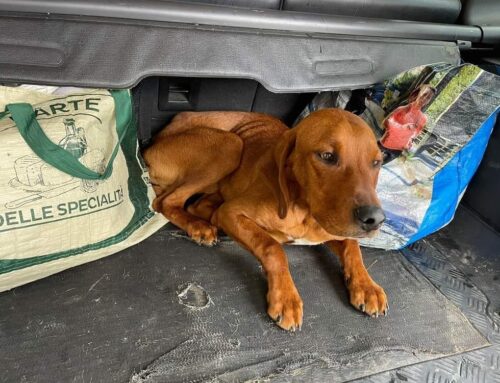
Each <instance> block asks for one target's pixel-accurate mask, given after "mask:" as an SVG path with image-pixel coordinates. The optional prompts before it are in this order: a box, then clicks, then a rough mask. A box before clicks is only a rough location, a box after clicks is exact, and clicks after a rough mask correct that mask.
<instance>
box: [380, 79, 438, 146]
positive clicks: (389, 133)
mask: <svg viewBox="0 0 500 383" xmlns="http://www.w3.org/2000/svg"><path fill="white" fill-rule="evenodd" d="M434 93H435V91H434V89H433V88H431V87H430V86H428V85H423V86H421V87H420V88H419V89H418V94H417V96H416V97H413V100H412V97H411V96H410V99H409V101H410V102H409V103H408V105H404V106H400V107H398V108H396V109H395V110H394V111H393V112H392V113H391V114H389V116H387V117H386V119H385V120H384V122H383V125H384V128H385V133H384V135H383V136H382V138H381V139H380V143H381V144H382V146H383V147H385V148H387V149H392V150H405V149H406V150H407V149H410V147H411V143H412V139H413V138H414V137H415V136H417V135H418V134H419V133H420V132H421V131H422V129H424V126H425V124H426V123H427V116H426V115H425V114H424V113H423V112H422V108H423V107H424V106H425V105H427V104H428V103H429V101H430V100H431V98H432V96H434ZM414 94H415V92H414Z"/></svg>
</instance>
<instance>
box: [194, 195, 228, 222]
mask: <svg viewBox="0 0 500 383" xmlns="http://www.w3.org/2000/svg"><path fill="white" fill-rule="evenodd" d="M223 202H224V200H223V199H222V196H221V195H220V194H219V192H216V193H212V194H206V195H204V196H202V197H201V198H200V199H198V200H197V201H196V202H194V203H192V204H191V205H189V206H188V208H187V211H188V212H189V213H190V214H192V215H194V216H196V217H200V218H202V219H204V220H205V221H207V222H210V220H211V219H212V215H213V214H214V212H215V210H217V208H218V207H219V206H220V205H221V204H222V203H223Z"/></svg>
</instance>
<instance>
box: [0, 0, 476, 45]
mask: <svg viewBox="0 0 500 383" xmlns="http://www.w3.org/2000/svg"><path fill="white" fill-rule="evenodd" d="M0 12H26V13H42V14H49V15H50V14H59V15H78V16H97V17H108V18H121V19H133V20H148V21H162V22H173V23H187V24H197V25H210V26H224V27H237V28H251V29H266V30H279V31H293V32H302V33H327V34H336V35H351V36H375V37H393V38H411V39H424V40H442V41H457V40H466V41H471V42H479V41H480V39H481V31H480V29H479V28H478V27H475V26H460V25H448V24H433V23H422V22H409V21H395V20H382V19H368V18H355V17H347V16H332V15H320V14H310V13H299V12H288V11H277V10H262V9H258V10H252V9H243V8H236V7H224V6H216V5H209V4H192V3H179V2H169V1H159V0H142V1H137V0H108V1H102V0H101V1H97V0H90V1H81V0H80V1H75V0H16V1H12V0H0Z"/></svg>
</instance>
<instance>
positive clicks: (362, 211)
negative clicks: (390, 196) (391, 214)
mask: <svg viewBox="0 0 500 383" xmlns="http://www.w3.org/2000/svg"><path fill="white" fill-rule="evenodd" d="M354 216H355V217H356V219H357V220H358V223H359V225H360V226H361V228H362V229H363V230H365V231H372V230H376V229H378V228H379V227H380V225H381V224H382V222H384V221H385V214H384V212H383V210H382V209H381V208H379V207H378V206H361V207H358V208H357V209H355V210H354Z"/></svg>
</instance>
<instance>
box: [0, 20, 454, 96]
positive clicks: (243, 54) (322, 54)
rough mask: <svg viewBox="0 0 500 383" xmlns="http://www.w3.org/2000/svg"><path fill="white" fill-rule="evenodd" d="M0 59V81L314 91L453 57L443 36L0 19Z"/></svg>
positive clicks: (360, 84)
mask: <svg viewBox="0 0 500 383" xmlns="http://www.w3.org/2000/svg"><path fill="white" fill-rule="evenodd" d="M68 18H71V19H69V20H68ZM103 21H105V22H103ZM16 47H19V51H16ZM29 47H31V48H32V52H33V54H32V55H29V54H26V53H27V52H29V50H30V48H29ZM40 47H50V49H40ZM54 53H56V54H55V55H54ZM23 57H24V58H25V61H23ZM0 58H1V60H0V82H2V81H3V82H23V83H35V84H51V85H74V86H91V87H94V86H95V87H109V88H128V87H132V86H134V85H135V84H137V83H138V82H139V81H140V80H141V79H143V78H146V77H149V76H174V77H217V78H246V79H253V80H256V81H258V82H260V83H261V84H262V85H263V86H265V87H266V88H267V89H268V90H270V91H273V92H315V91H321V90H331V89H346V88H349V89H356V88H364V87H367V86H371V85H373V84H375V83H377V82H380V81H383V80H385V79H387V78H390V77H392V76H394V75H395V74H397V73H399V72H401V71H404V70H407V69H410V68H412V67H414V66H417V65H423V64H428V63H432V62H448V63H452V64H456V63H458V61H459V59H460V53H459V50H458V47H457V45H456V43H452V42H442V41H441V42H440V41H423V40H410V39H394V38H392V39H388V38H380V37H361V36H333V35H329V36H325V35H319V34H316V35H301V34H294V33H285V32H277V31H262V30H259V31H255V30H248V29H246V30H243V29H241V30H238V29H235V28H222V27H218V28H213V27H211V28H209V27H201V26H198V27H195V26H192V25H181V24H173V23H171V24H170V23H159V22H146V21H141V22H135V21H131V20H129V21H125V20H123V19H121V20H114V21H113V22H110V21H109V20H107V19H102V18H94V19H89V18H87V19H85V18H82V17H78V18H77V17H70V16H57V15H56V16H54V15H51V16H50V17H44V16H41V15H31V17H26V16H23V17H18V16H12V17H7V16H3V17H2V16H1V15H0Z"/></svg>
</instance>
